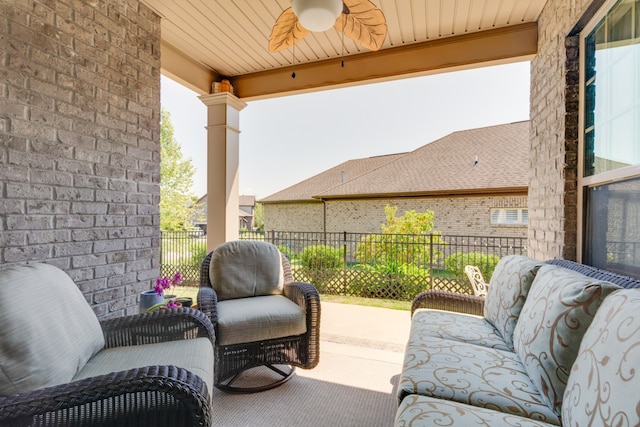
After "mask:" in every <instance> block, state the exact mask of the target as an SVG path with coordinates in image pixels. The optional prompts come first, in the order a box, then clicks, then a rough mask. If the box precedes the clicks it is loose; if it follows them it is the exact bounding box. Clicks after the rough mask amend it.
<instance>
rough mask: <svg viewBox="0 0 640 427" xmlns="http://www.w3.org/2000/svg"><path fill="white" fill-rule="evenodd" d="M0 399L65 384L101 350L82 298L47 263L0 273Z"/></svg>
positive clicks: (101, 342)
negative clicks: (0, 305) (0, 326)
mask: <svg viewBox="0 0 640 427" xmlns="http://www.w3.org/2000/svg"><path fill="white" fill-rule="evenodd" d="M0 301H3V304H2V309H0V325H2V329H1V332H0V396H9V395H12V394H16V393H22V392H28V391H32V390H36V389H39V388H43V387H47V386H52V385H57V384H64V383H67V382H70V381H71V379H72V378H73V377H74V375H76V373H77V372H78V371H79V370H80V369H81V368H83V367H84V365H85V363H86V362H87V360H89V358H91V357H92V356H93V355H94V354H96V353H97V352H98V351H100V350H101V349H102V348H103V347H104V336H103V333H102V328H101V327H100V324H99V322H98V319H97V318H96V316H95V314H94V312H93V310H92V309H91V307H90V306H89V304H87V301H86V300H85V298H84V296H83V295H82V293H81V292H80V290H79V289H78V287H77V286H76V284H75V283H74V282H73V280H71V278H70V277H69V276H68V275H67V274H66V273H65V272H64V271H62V270H60V269H59V268H57V267H54V266H52V265H48V264H42V263H38V264H28V265H16V266H10V267H7V268H4V269H2V270H0Z"/></svg>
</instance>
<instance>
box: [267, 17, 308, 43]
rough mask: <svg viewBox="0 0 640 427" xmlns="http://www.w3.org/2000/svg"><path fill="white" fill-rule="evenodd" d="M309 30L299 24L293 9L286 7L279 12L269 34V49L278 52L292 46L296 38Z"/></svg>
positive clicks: (300, 37)
mask: <svg viewBox="0 0 640 427" xmlns="http://www.w3.org/2000/svg"><path fill="white" fill-rule="evenodd" d="M308 32H309V30H307V29H306V28H304V27H303V26H302V25H300V22H299V21H298V17H297V16H296V15H295V14H294V13H293V9H291V8H288V9H286V10H285V11H284V12H282V13H281V14H280V16H279V17H278V20H277V21H276V23H275V25H274V26H273V29H272V30H271V35H270V36H269V51H270V52H278V51H280V50H282V49H286V48H288V47H291V46H293V44H294V43H296V42H297V41H298V40H300V39H302V38H303V37H304V36H306V35H307V33H308Z"/></svg>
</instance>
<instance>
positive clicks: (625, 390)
mask: <svg viewBox="0 0 640 427" xmlns="http://www.w3.org/2000/svg"><path fill="white" fill-rule="evenodd" d="M639 384H640V289H623V290H619V291H616V292H614V293H612V294H611V295H609V296H608V297H607V298H606V299H605V300H604V302H603V303H602V305H601V306H600V308H599V309H598V312H597V313H596V315H595V317H594V318H593V321H592V322H591V325H590V326H589V328H588V329H587V331H586V333H585V334H584V337H583V339H582V342H581V344H580V349H579V352H578V356H577V358H576V361H575V363H574V364H573V367H572V369H571V373H570V375H569V380H568V382H567V386H566V390H565V394H564V402H563V405H562V419H563V422H564V424H565V425H567V426H592V425H593V426H595V425H603V426H638V425H640V395H639V394H638V385H639Z"/></svg>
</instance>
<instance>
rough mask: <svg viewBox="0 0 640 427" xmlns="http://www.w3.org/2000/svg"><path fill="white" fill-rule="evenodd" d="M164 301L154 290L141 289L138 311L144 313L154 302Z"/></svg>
mask: <svg viewBox="0 0 640 427" xmlns="http://www.w3.org/2000/svg"><path fill="white" fill-rule="evenodd" d="M161 302H164V297H161V296H160V295H158V294H157V293H156V291H154V290H148V291H142V292H141V293H140V308H139V311H140V313H146V312H147V310H148V309H149V307H153V306H154V305H156V304H160V303H161Z"/></svg>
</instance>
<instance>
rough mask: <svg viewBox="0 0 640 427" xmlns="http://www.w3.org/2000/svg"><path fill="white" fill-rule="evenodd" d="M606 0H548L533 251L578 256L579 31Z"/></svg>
mask: <svg viewBox="0 0 640 427" xmlns="http://www.w3.org/2000/svg"><path fill="white" fill-rule="evenodd" d="M600 4H602V0H596V1H588V0H576V1H571V2H567V1H565V0H549V1H548V2H547V4H546V6H545V8H544V10H543V12H542V14H541V16H540V19H539V20H538V54H537V55H536V57H535V58H534V59H533V61H532V62H531V113H530V119H531V132H530V135H531V169H530V183H529V235H528V237H529V239H528V241H529V255H530V256H532V257H534V258H537V259H541V260H544V259H549V258H566V259H574V260H575V259H576V256H577V250H578V248H577V235H578V201H577V200H578V195H577V172H578V132H579V130H578V108H579V105H578V97H579V86H578V85H579V82H578V77H579V74H578V66H579V55H578V47H579V46H578V44H579V40H578V37H577V35H576V34H577V31H579V29H580V28H581V26H584V24H585V22H586V21H587V20H588V19H589V18H590V16H592V15H593V13H594V11H595V10H596V9H597V8H598V7H599V5H600Z"/></svg>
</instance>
